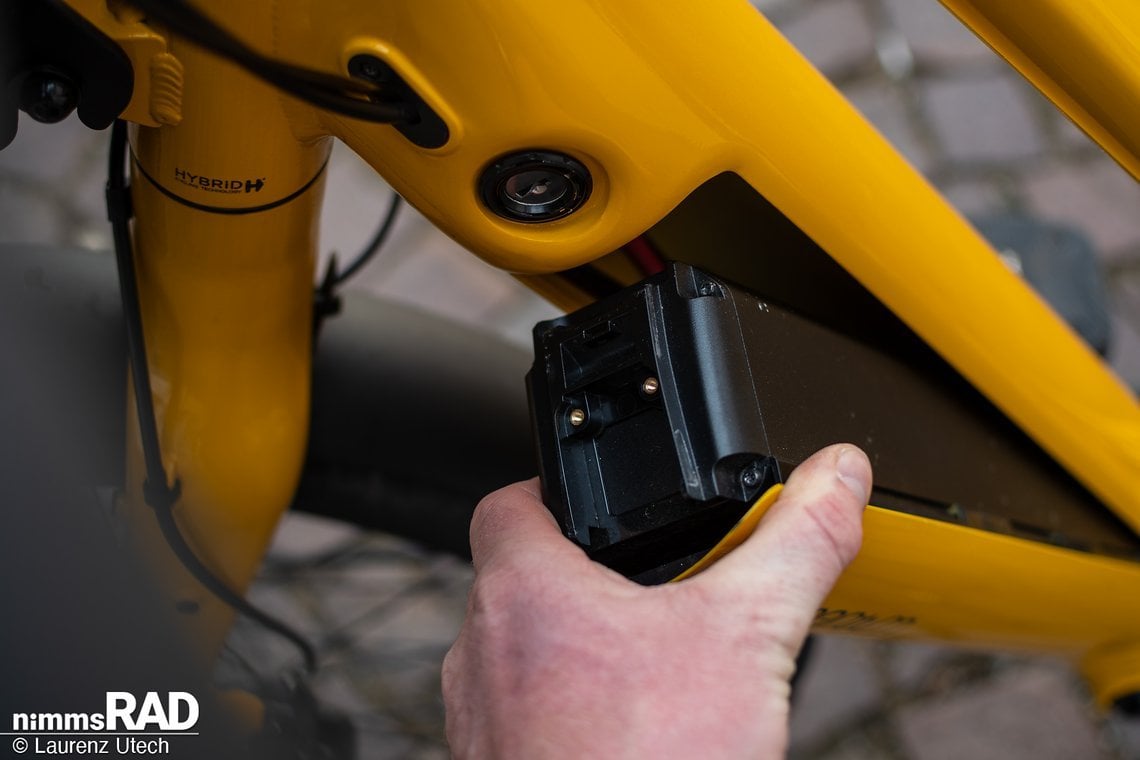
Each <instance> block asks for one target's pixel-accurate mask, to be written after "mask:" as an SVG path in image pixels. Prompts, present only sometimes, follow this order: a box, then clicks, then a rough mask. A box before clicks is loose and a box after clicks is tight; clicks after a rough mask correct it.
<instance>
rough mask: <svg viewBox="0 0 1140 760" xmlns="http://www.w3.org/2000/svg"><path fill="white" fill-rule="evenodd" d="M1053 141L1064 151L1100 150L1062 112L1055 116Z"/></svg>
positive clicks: (1057, 112)
mask: <svg viewBox="0 0 1140 760" xmlns="http://www.w3.org/2000/svg"><path fill="white" fill-rule="evenodd" d="M1053 139H1054V141H1055V143H1056V145H1057V147H1058V148H1060V149H1062V150H1084V149H1089V150H1097V149H1099V148H1098V146H1097V144H1096V143H1095V142H1093V140H1092V138H1091V137H1089V136H1088V135H1086V134H1085V133H1084V132H1083V131H1082V130H1081V128H1080V127H1078V126H1077V125H1076V124H1074V123H1073V122H1072V121H1071V120H1070V119H1069V117H1068V116H1065V114H1063V113H1061V112H1060V111H1056V112H1055V114H1054V116H1053Z"/></svg>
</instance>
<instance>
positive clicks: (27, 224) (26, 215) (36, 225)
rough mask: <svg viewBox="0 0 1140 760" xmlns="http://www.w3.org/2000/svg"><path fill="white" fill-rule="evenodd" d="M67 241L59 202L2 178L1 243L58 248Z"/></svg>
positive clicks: (0, 183)
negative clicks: (33, 244)
mask: <svg viewBox="0 0 1140 760" xmlns="http://www.w3.org/2000/svg"><path fill="white" fill-rule="evenodd" d="M0 155H3V154H2V153H0ZM66 237H67V231H66V225H65V217H64V215H63V214H62V213H61V212H60V208H59V204H58V202H56V201H55V199H53V198H51V197H49V196H46V195H43V194H41V193H38V192H34V191H33V192H29V189H28V187H27V185H26V183H21V182H19V181H17V180H12V179H10V178H3V177H0V243H42V244H51V245H58V244H61V243H64V242H66Z"/></svg>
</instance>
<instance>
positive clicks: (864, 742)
mask: <svg viewBox="0 0 1140 760" xmlns="http://www.w3.org/2000/svg"><path fill="white" fill-rule="evenodd" d="M817 757H818V758H819V760H883V758H884V757H890V755H889V754H887V751H885V750H884V747H882V746H881V745H880V744H879V743H878V742H875V741H873V740H872V739H870V738H869V737H867V736H865V735H864V734H861V733H860V734H854V735H853V736H851V737H848V738H847V739H844V740H843V741H842V742H840V743H839V744H838V745H837V746H836V747H834V748H833V749H831V750H828V751H826V752H824V753H822V754H820V755H817ZM790 760H797V759H796V758H795V757H792V758H791V759H790Z"/></svg>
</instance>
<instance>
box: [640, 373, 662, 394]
mask: <svg viewBox="0 0 1140 760" xmlns="http://www.w3.org/2000/svg"><path fill="white" fill-rule="evenodd" d="M659 390H661V383H660V382H659V381H658V380H657V378H655V377H647V378H645V382H643V383H642V384H641V392H642V393H644V394H645V395H646V396H656V395H657V391H659Z"/></svg>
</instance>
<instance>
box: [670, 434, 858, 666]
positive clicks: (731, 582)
mask: <svg viewBox="0 0 1140 760" xmlns="http://www.w3.org/2000/svg"><path fill="white" fill-rule="evenodd" d="M870 491H871V465H870V462H869V461H868V460H867V456H866V454H864V453H863V452H862V451H861V450H860V449H858V448H857V447H855V446H851V445H848V444H839V445H836V446H829V447H828V448H826V449H823V450H822V451H819V452H817V453H816V454H814V455H813V456H811V457H810V458H808V459H807V460H805V461H804V462H803V463H802V464H801V465H800V466H799V467H797V468H796V470H795V472H793V473H792V476H791V477H790V478H789V479H788V482H787V484H786V485H785V486H784V489H783V491H782V492H781V494H780V497H779V499H778V500H777V501H776V503H775V504H773V505H772V508H771V509H770V510H769V511H768V513H767V514H766V515H765V516H764V519H763V520H762V521H761V522H760V525H759V527H758V528H757V529H756V532H755V533H753V534H752V535H751V536H749V537H748V539H747V540H745V541H744V542H743V543H742V544H741V545H740V546H739V547H737V548H736V549H734V550H733V551H732V552H731V553H730V554H729V555H728V556H726V557H725V558H723V559H721V560H720V561H719V562H717V563H716V564H715V565H713V566H712V567H711V568H709V569H708V570H706V571H705V572H704V573H702V574H701V575H698V576H697V577H696V578H694V579H693V580H692V581H690V582H691V583H699V584H705V585H706V591H708V592H709V593H710V594H711V595H712V596H713V597H714V598H719V599H720V600H721V602H720V603H722V604H732V605H740V604H743V605H745V606H747V607H748V608H751V611H750V612H748V614H750V615H751V616H753V619H756V618H755V616H756V615H760V616H762V617H761V618H760V619H761V620H762V621H763V622H764V624H765V625H766V627H767V628H768V629H769V630H768V632H769V633H772V634H774V635H775V636H776V637H777V638H778V639H780V640H781V641H782V642H783V643H785V644H786V645H787V646H788V648H789V651H791V652H795V651H796V650H797V649H798V648H799V646H800V643H801V642H802V640H803V638H804V636H806V635H807V631H808V628H809V627H810V626H811V621H812V620H813V619H814V617H815V614H816V611H817V610H818V609H819V605H820V602H822V601H823V599H824V597H825V596H827V594H828V592H829V591H831V587H832V586H834V585H835V581H836V580H838V578H839V575H840V573H842V572H843V570H844V568H846V567H847V565H848V564H849V563H850V562H851V560H853V559H854V558H855V555H856V554H857V553H858V551H859V546H860V544H861V543H862V539H863V508H864V507H865V506H866V504H867V499H868V498H869V495H870ZM742 611H743V610H742ZM758 633H759V632H758Z"/></svg>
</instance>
